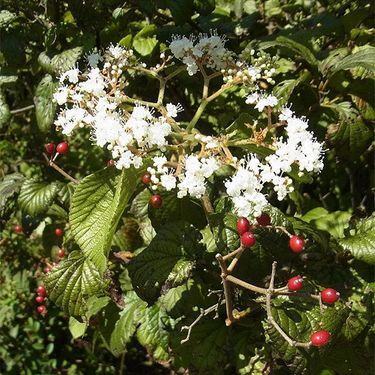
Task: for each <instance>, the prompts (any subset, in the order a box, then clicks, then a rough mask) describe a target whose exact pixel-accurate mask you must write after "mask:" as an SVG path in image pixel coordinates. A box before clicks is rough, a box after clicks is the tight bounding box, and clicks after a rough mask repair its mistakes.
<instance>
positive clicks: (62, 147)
mask: <svg viewBox="0 0 375 375" xmlns="http://www.w3.org/2000/svg"><path fill="white" fill-rule="evenodd" d="M44 149H45V150H46V152H47V154H49V155H51V157H53V158H54V159H56V157H57V156H58V155H64V154H67V153H68V151H69V144H68V142H60V143H58V144H57V146H56V145H55V144H54V143H46V144H45V145H44ZM55 152H56V153H55Z"/></svg>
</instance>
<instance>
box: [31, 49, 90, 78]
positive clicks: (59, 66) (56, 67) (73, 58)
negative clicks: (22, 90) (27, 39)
mask: <svg viewBox="0 0 375 375" xmlns="http://www.w3.org/2000/svg"><path fill="white" fill-rule="evenodd" d="M82 52H83V48H82V47H75V48H71V49H67V50H65V51H63V52H61V53H59V54H56V55H54V56H53V57H52V58H51V57H50V56H48V54H47V53H46V52H42V53H41V54H40V55H39V57H38V62H39V64H40V65H41V66H42V68H43V69H44V70H45V71H46V72H47V73H51V74H56V75H59V74H61V73H64V72H66V71H67V70H69V69H71V68H73V67H74V65H75V63H76V62H77V60H78V59H79V57H80V56H81V54H82Z"/></svg>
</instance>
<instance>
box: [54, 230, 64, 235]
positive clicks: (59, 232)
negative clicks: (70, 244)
mask: <svg viewBox="0 0 375 375" xmlns="http://www.w3.org/2000/svg"><path fill="white" fill-rule="evenodd" d="M55 234H56V236H57V237H62V236H63V235H64V230H63V229H61V228H56V229H55Z"/></svg>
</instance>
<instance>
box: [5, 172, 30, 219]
mask: <svg viewBox="0 0 375 375" xmlns="http://www.w3.org/2000/svg"><path fill="white" fill-rule="evenodd" d="M23 181H24V176H22V175H21V174H20V173H12V174H8V175H6V176H4V178H3V179H2V181H1V182H0V216H1V217H5V216H6V214H5V213H6V212H7V211H8V210H9V209H10V208H12V206H13V205H14V197H15V195H16V194H18V192H19V191H20V189H21V186H22V183H23Z"/></svg>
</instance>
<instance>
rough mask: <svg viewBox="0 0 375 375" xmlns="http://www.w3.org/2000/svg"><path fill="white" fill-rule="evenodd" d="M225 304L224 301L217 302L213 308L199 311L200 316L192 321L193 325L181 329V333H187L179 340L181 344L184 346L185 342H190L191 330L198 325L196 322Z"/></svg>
mask: <svg viewBox="0 0 375 375" xmlns="http://www.w3.org/2000/svg"><path fill="white" fill-rule="evenodd" d="M224 303H225V302H224V301H219V302H218V303H215V304H214V305H213V306H211V307H208V308H207V309H200V314H199V315H198V316H197V317H196V319H195V320H194V321H193V323H191V324H190V325H188V326H183V327H181V332H182V331H187V335H186V337H185V338H184V339H183V340H181V344H184V343H185V342H187V341H189V340H190V335H191V330H192V329H193V327H194V326H195V325H196V324H198V322H199V321H200V320H201V319H202V318H203V317H205V316H206V315H208V314H210V313H212V312H213V311H217V310H218V308H219V306H221V305H222V304H224ZM214 319H215V318H214Z"/></svg>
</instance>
